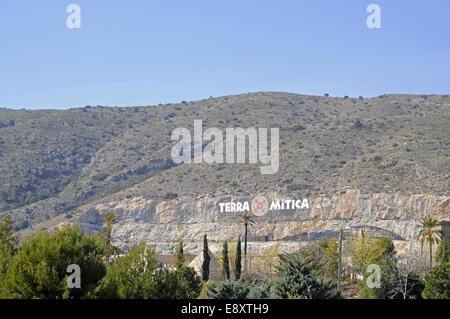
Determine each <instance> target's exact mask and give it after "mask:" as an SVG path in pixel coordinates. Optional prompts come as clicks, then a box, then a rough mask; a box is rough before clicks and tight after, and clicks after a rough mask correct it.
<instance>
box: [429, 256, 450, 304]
mask: <svg viewBox="0 0 450 319" xmlns="http://www.w3.org/2000/svg"><path fill="white" fill-rule="evenodd" d="M422 297H423V298H425V299H450V264H449V263H445V264H441V265H438V266H436V267H434V268H433V269H432V270H431V271H430V272H429V273H428V274H427V275H426V276H425V289H424V291H423V293H422Z"/></svg>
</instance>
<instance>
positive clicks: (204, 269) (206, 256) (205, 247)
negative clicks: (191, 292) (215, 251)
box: [202, 234, 211, 281]
mask: <svg viewBox="0 0 450 319" xmlns="http://www.w3.org/2000/svg"><path fill="white" fill-rule="evenodd" d="M210 260H211V257H210V256H209V249H208V238H207V237H206V234H205V236H203V265H202V279H203V281H208V280H209V262H210Z"/></svg>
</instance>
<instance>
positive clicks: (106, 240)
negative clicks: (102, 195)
mask: <svg viewBox="0 0 450 319" xmlns="http://www.w3.org/2000/svg"><path fill="white" fill-rule="evenodd" d="M115 223H117V216H116V215H114V213H112V212H108V213H107V214H106V215H105V217H104V226H103V234H102V239H103V246H104V250H105V256H106V258H107V259H108V262H109V258H110V257H111V256H114V255H115V254H117V253H119V249H118V248H117V247H115V246H113V244H112V230H113V227H114V224H115Z"/></svg>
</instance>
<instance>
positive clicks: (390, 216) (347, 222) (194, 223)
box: [74, 189, 450, 254]
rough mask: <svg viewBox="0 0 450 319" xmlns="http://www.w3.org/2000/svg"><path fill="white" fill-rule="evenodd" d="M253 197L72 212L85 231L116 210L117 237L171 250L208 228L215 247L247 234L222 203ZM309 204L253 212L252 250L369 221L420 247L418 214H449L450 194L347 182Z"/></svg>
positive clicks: (407, 247)
mask: <svg viewBox="0 0 450 319" xmlns="http://www.w3.org/2000/svg"><path fill="white" fill-rule="evenodd" d="M265 196H266V198H268V199H270V200H282V199H289V197H288V196H284V195H280V194H274V193H268V194H265ZM252 199H253V198H249V197H242V198H238V197H233V196H223V197H213V196H206V195H203V196H199V197H198V198H192V197H181V198H178V199H175V200H169V201H159V200H148V199H144V198H132V199H127V200H123V201H115V202H108V203H102V204H97V205H95V206H92V207H89V208H85V210H84V212H83V213H81V214H79V215H78V216H76V217H75V218H74V221H75V222H78V223H79V224H80V225H81V226H82V227H83V228H84V229H85V230H86V231H88V232H96V231H101V227H102V223H103V219H102V216H103V215H104V214H105V213H107V212H113V213H114V214H116V215H117V217H118V223H117V224H116V226H115V227H114V230H113V237H114V238H115V240H116V245H118V246H119V247H121V248H122V249H124V250H125V249H127V247H129V246H130V245H133V244H135V243H137V242H140V241H146V242H148V243H151V244H153V245H155V246H156V247H157V250H158V251H159V252H161V253H168V249H169V247H170V244H171V240H172V239H173V238H175V235H177V234H180V233H182V234H183V235H184V239H185V242H186V247H185V251H187V252H190V253H194V254H198V253H199V252H200V251H201V247H202V245H201V242H202V236H203V234H205V233H206V234H207V235H208V239H209V241H210V247H211V250H212V251H216V250H217V244H218V243H221V242H222V241H223V240H224V239H226V238H227V239H230V240H233V239H237V238H238V237H239V236H242V235H243V226H242V225H239V224H238V221H239V218H240V214H241V213H240V212H228V213H226V212H220V210H219V203H223V202H230V201H233V202H243V201H249V202H250V203H251V201H252ZM308 201H309V206H310V208H309V209H291V210H273V211H268V212H267V213H266V214H265V215H264V216H258V217H257V216H255V218H254V220H255V223H254V224H253V225H252V226H251V227H250V228H249V242H250V243H249V253H256V252H258V251H261V249H265V248H268V247H270V246H271V245H274V244H275V243H276V244H280V245H281V248H282V249H283V250H287V251H293V250H295V249H298V247H299V246H300V247H301V246H303V245H305V244H307V243H308V241H314V240H317V239H319V238H321V237H336V238H337V237H338V234H339V229H340V228H343V229H346V232H351V231H352V230H357V229H360V228H365V229H369V231H370V230H372V231H374V232H375V233H378V235H384V236H390V237H392V238H393V239H394V240H395V244H396V246H397V247H398V248H399V250H400V253H402V252H403V253H408V254H409V253H411V250H417V249H419V245H418V242H417V241H416V237H417V234H418V224H419V222H420V219H421V218H423V217H424V216H426V215H432V216H433V217H435V218H436V219H438V220H445V219H449V218H450V198H449V197H448V196H435V195H427V194H411V195H406V194H386V193H378V194H362V193H361V192H360V191H359V190H355V189H350V190H346V191H342V192H340V193H338V194H334V195H332V196H326V195H322V196H319V197H315V198H310V199H308Z"/></svg>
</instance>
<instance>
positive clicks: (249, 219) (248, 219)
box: [240, 212, 255, 265]
mask: <svg viewBox="0 0 450 319" xmlns="http://www.w3.org/2000/svg"><path fill="white" fill-rule="evenodd" d="M240 223H241V224H243V225H244V256H245V264H246V265H247V235H248V226H249V225H252V224H254V223H255V221H254V220H253V215H252V214H251V213H250V212H247V213H244V214H242V215H241V220H240Z"/></svg>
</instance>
